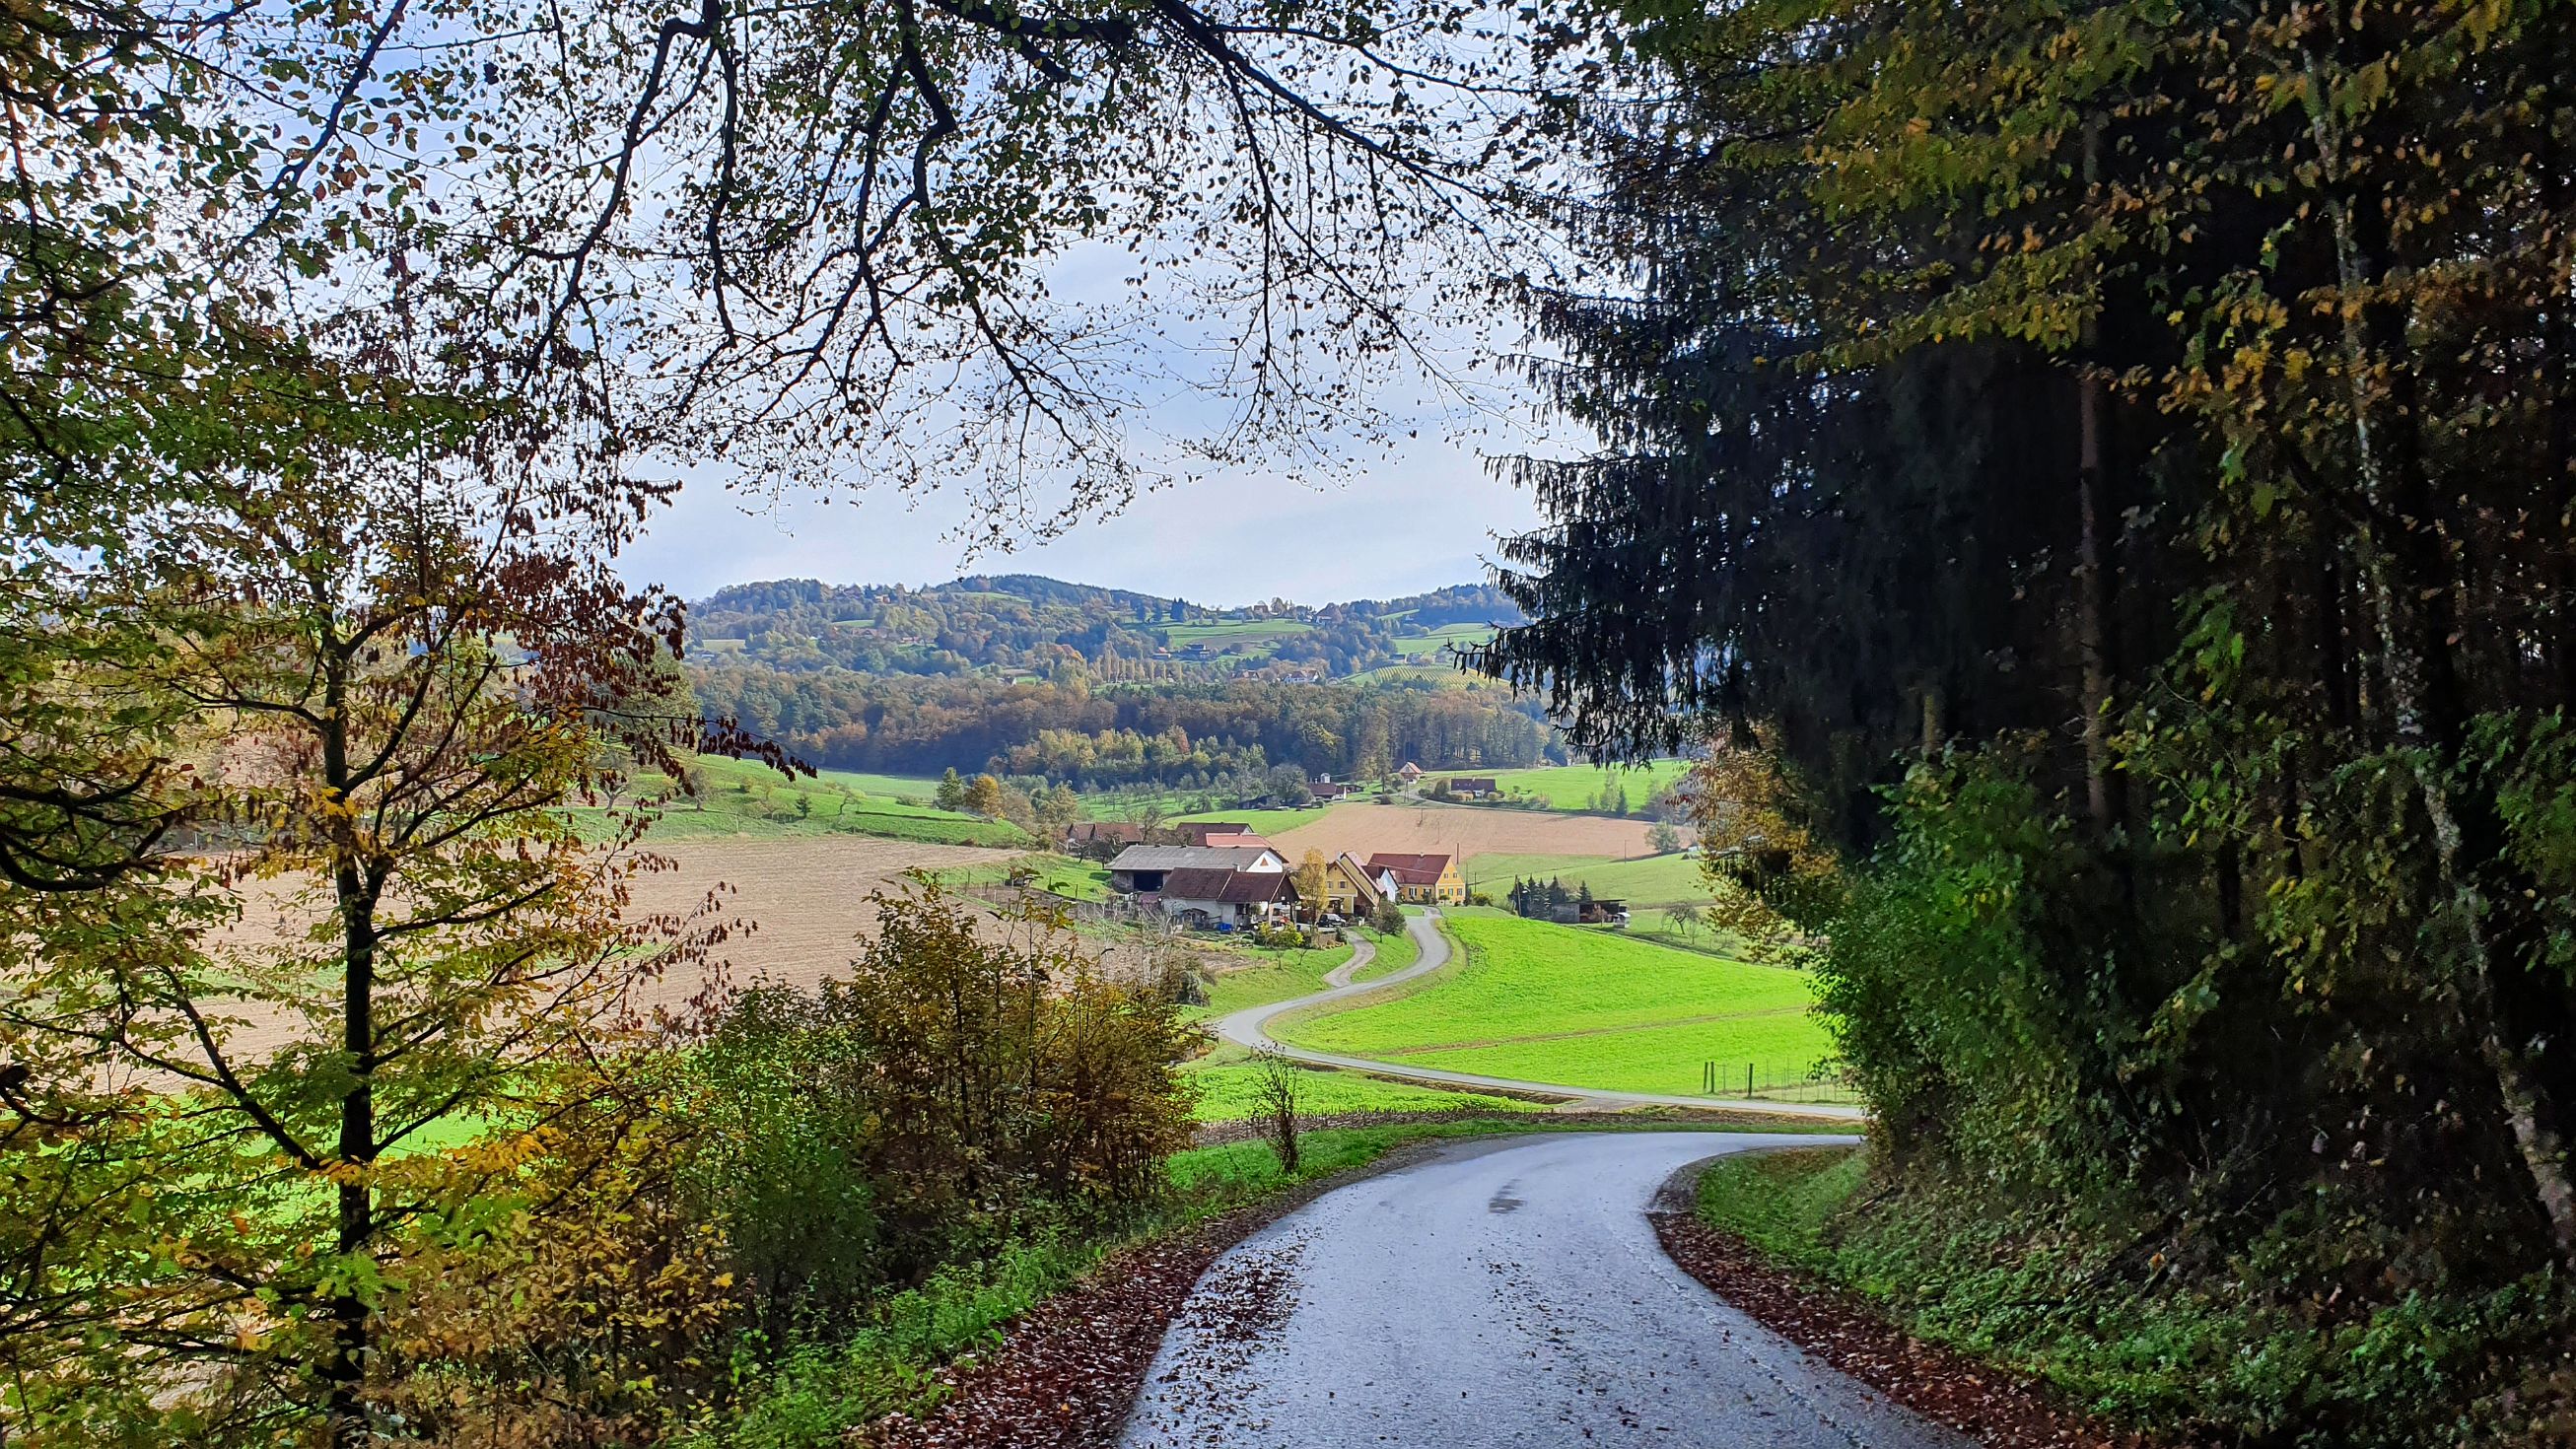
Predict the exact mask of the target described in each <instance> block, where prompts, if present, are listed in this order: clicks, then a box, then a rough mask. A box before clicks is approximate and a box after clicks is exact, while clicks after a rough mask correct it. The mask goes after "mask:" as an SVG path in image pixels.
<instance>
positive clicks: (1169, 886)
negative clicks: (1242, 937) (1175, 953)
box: [1161, 866, 1297, 926]
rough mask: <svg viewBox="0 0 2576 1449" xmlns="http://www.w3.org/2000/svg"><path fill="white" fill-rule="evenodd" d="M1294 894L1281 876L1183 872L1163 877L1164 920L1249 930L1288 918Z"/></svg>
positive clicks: (1201, 870)
mask: <svg viewBox="0 0 2576 1449" xmlns="http://www.w3.org/2000/svg"><path fill="white" fill-rule="evenodd" d="M1296 903H1297V888H1296V887H1295V885H1293V884H1292V883H1291V882H1290V881H1289V878H1288V875H1287V873H1286V872H1285V871H1276V870H1210V869H1205V868H1202V867H1195V866H1184V867H1182V868H1181V869H1179V870H1175V871H1167V872H1165V873H1164V876H1163V889H1162V898H1161V905H1162V910H1163V914H1164V915H1165V916H1166V917H1168V918H1170V919H1172V920H1175V921H1182V922H1186V923H1187V924H1190V925H1193V926H1253V925H1260V924H1262V923H1264V922H1267V921H1271V920H1276V919H1279V918H1281V917H1283V916H1286V915H1288V914H1290V913H1291V912H1292V911H1293V910H1294V908H1295V906H1296Z"/></svg>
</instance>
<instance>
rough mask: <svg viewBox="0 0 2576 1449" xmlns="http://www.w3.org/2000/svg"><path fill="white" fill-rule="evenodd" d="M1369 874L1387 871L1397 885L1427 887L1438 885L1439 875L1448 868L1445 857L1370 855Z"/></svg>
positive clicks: (1447, 860)
mask: <svg viewBox="0 0 2576 1449" xmlns="http://www.w3.org/2000/svg"><path fill="white" fill-rule="evenodd" d="M1368 868H1369V871H1370V873H1371V874H1375V873H1376V872H1378V871H1381V870H1383V871H1389V872H1392V873H1393V874H1394V876H1395V883H1396V884H1397V885H1409V886H1427V885H1438V884H1440V873H1441V872H1442V871H1445V870H1447V869H1448V868H1449V857H1447V856H1445V855H1372V856H1370V857H1369V858H1368Z"/></svg>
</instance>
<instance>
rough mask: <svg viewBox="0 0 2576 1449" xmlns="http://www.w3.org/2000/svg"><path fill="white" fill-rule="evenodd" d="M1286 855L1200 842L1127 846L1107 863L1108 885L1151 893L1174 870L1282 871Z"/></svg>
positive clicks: (1273, 872) (1114, 888)
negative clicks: (1226, 847)
mask: <svg viewBox="0 0 2576 1449" xmlns="http://www.w3.org/2000/svg"><path fill="white" fill-rule="evenodd" d="M1287 869H1288V860H1287V857H1285V856H1283V855H1281V854H1280V853H1279V852H1278V851H1275V850H1270V849H1266V848H1264V849H1250V850H1224V849H1210V848H1208V847H1206V846H1201V845H1131V846H1129V847H1127V848H1126V849H1125V850H1122V851H1120V852H1118V858H1117V859H1115V860H1113V861H1111V862H1109V888H1110V889H1111V890H1115V891H1126V892H1130V893H1141V894H1146V895H1151V894H1154V893H1156V892H1159V891H1161V890H1162V888H1163V880H1164V877H1166V876H1168V875H1170V874H1171V873H1172V872H1173V871H1176V870H1239V871H1248V872H1251V873H1253V874H1257V875H1277V874H1285V873H1286V871H1287Z"/></svg>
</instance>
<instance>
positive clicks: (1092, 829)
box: [1064, 820, 1145, 845]
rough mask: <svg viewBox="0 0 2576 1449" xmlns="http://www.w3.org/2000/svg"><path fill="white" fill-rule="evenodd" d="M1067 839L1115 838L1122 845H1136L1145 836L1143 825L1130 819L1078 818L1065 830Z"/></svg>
mask: <svg viewBox="0 0 2576 1449" xmlns="http://www.w3.org/2000/svg"><path fill="white" fill-rule="evenodd" d="M1064 838H1065V839H1067V840H1082V841H1091V840H1115V841H1117V842H1118V843H1120V844H1121V845H1134V844H1135V843H1137V842H1138V841H1140V840H1143V839H1144V838H1145V830H1144V827H1143V826H1140V825H1137V824H1136V823H1134V822H1133V821H1128V820H1077V821H1075V822H1074V823H1073V824H1071V825H1069V826H1067V827H1066V828H1065V832H1064Z"/></svg>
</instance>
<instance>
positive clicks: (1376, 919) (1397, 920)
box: [1369, 896, 1404, 936]
mask: <svg viewBox="0 0 2576 1449" xmlns="http://www.w3.org/2000/svg"><path fill="white" fill-rule="evenodd" d="M1369 926H1370V927H1371V928H1372V929H1373V930H1375V931H1376V932H1377V933H1378V934H1379V935H1381V936H1392V935H1395V934H1396V933H1398V932H1400V931H1402V930H1403V929H1404V912H1403V910H1402V909H1401V908H1399V907H1398V906H1397V905H1396V903H1395V902H1394V901H1391V900H1388V899H1386V898H1385V897H1383V896H1381V897H1379V898H1378V903H1377V909H1376V910H1374V911H1372V912H1370V913H1369Z"/></svg>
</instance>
